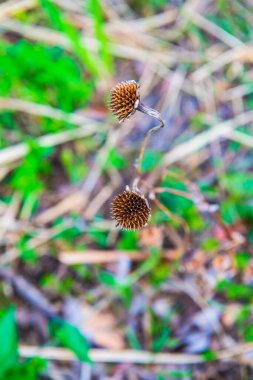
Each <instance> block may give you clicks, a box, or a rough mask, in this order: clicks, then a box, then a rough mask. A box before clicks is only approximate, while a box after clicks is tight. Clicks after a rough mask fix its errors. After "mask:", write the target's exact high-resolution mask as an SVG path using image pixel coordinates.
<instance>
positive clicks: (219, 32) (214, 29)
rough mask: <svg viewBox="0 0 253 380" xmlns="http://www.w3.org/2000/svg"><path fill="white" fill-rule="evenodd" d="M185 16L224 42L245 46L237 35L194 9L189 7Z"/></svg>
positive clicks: (233, 45)
mask: <svg viewBox="0 0 253 380" xmlns="http://www.w3.org/2000/svg"><path fill="white" fill-rule="evenodd" d="M183 14H184V16H185V17H187V19H189V20H191V22H193V23H194V24H195V25H197V26H198V27H200V28H202V29H203V30H205V31H206V32H207V33H209V34H211V35H213V36H214V37H215V38H219V39H220V40H221V41H222V42H224V43H225V44H226V45H228V46H229V47H232V48H234V47H237V46H243V45H244V44H243V42H242V41H240V40H239V39H238V38H237V37H235V36H233V35H232V34H230V33H228V32H227V31H225V30H224V29H222V28H221V27H220V26H218V25H216V24H214V23H213V22H211V21H210V20H208V19H207V18H205V17H203V16H202V15H201V14H199V13H198V12H196V11H194V10H190V9H189V8H188V9H187V12H183Z"/></svg>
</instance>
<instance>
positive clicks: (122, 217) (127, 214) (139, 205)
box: [111, 186, 151, 230]
mask: <svg viewBox="0 0 253 380" xmlns="http://www.w3.org/2000/svg"><path fill="white" fill-rule="evenodd" d="M111 212H112V217H113V219H114V220H115V221H116V227H118V226H119V227H121V228H122V229H124V230H141V229H142V228H143V227H145V226H146V225H147V223H148V220H149V218H150V214H151V209H150V207H149V204H148V201H147V199H146V198H145V197H144V196H143V195H141V194H140V193H139V192H138V191H137V190H130V188H129V187H128V186H127V187H126V190H125V191H124V192H123V193H121V194H119V195H117V196H116V198H115V199H114V200H113V202H112V208H111Z"/></svg>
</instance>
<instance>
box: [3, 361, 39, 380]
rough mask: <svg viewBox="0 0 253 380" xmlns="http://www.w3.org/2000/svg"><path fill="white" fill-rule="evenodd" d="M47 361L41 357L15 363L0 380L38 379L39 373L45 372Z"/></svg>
mask: <svg viewBox="0 0 253 380" xmlns="http://www.w3.org/2000/svg"><path fill="white" fill-rule="evenodd" d="M46 367H47V361H46V360H44V359H41V358H34V359H29V360H25V361H23V362H17V363H15V364H14V365H13V366H12V367H11V369H10V370H8V371H7V373H6V375H5V376H4V378H1V377H0V379H1V380H6V379H11V380H20V379H25V380H38V379H39V378H40V377H39V375H40V374H42V373H43V374H45V373H46Z"/></svg>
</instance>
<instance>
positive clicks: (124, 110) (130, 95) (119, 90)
mask: <svg viewBox="0 0 253 380" xmlns="http://www.w3.org/2000/svg"><path fill="white" fill-rule="evenodd" d="M139 102H140V92H139V85H138V83H136V82H135V81H134V80H129V81H126V82H121V83H118V84H117V86H115V87H114V88H113V89H112V90H111V98H110V102H109V109H110V110H111V111H112V113H113V114H114V115H115V116H117V118H118V120H119V122H120V123H121V122H123V121H124V120H125V119H127V118H128V117H130V116H131V115H133V114H134V113H135V111H136V108H137V107H138V105H139Z"/></svg>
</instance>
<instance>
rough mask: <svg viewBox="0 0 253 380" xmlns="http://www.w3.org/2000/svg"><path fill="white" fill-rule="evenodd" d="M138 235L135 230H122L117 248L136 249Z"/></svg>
mask: <svg viewBox="0 0 253 380" xmlns="http://www.w3.org/2000/svg"><path fill="white" fill-rule="evenodd" d="M138 237H139V233H138V232H137V231H122V232H121V237H120V239H119V240H118V243H117V248H118V249H122V250H125V251H134V250H136V249H137V248H138Z"/></svg>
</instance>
